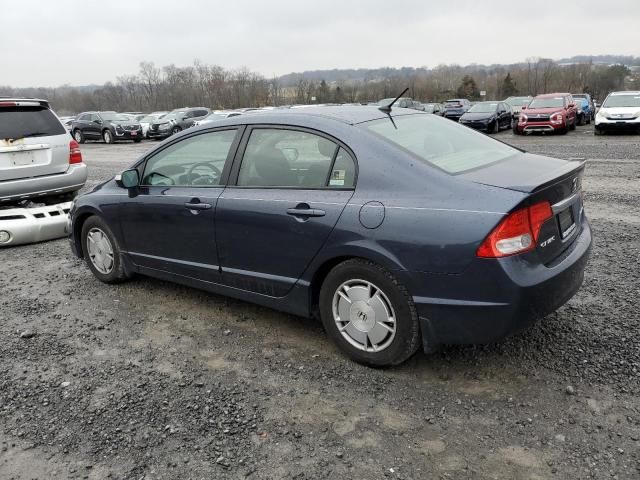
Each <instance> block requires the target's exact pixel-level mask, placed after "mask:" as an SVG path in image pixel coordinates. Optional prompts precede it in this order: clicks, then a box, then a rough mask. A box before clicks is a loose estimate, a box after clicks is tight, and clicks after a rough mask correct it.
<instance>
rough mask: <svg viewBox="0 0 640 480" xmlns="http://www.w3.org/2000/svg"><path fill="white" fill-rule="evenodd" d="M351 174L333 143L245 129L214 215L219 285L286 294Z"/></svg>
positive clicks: (350, 184) (347, 157)
mask: <svg viewBox="0 0 640 480" xmlns="http://www.w3.org/2000/svg"><path fill="white" fill-rule="evenodd" d="M355 168H356V167H355V162H354V159H353V156H352V154H351V153H349V152H348V150H347V148H346V147H345V146H344V145H340V144H339V142H337V141H335V140H333V139H330V138H327V137H324V136H320V135H318V134H316V133H311V132H308V131H305V130H303V129H294V128H293V127H291V128H282V127H253V128H251V129H248V130H247V132H246V133H245V135H244V138H243V141H242V143H241V146H240V148H239V150H238V154H237V156H236V160H235V161H234V166H233V169H232V172H231V178H230V181H229V186H228V187H227V188H226V189H225V191H224V192H223V194H222V195H221V196H220V199H219V201H218V209H217V212H216V228H217V238H218V252H219V256H220V265H221V266H222V276H223V282H224V283H225V284H227V285H230V286H232V287H234V288H239V289H242V290H247V291H251V292H256V293H260V294H263V295H269V296H273V297H282V296H284V295H286V294H287V293H288V292H289V290H290V289H291V288H292V287H293V285H294V284H295V283H296V281H297V280H298V279H299V278H300V276H301V275H302V274H303V272H304V271H305V269H306V268H307V266H308V264H309V263H310V262H311V260H312V259H313V257H314V256H315V255H316V254H317V253H318V251H319V250H320V248H321V247H322V245H323V244H324V243H325V241H326V239H327V238H328V236H329V234H330V233H331V231H332V230H333V228H334V226H335V224H336V222H337V221H338V218H339V217H340V215H341V213H342V211H343V209H344V207H345V206H346V204H347V202H348V201H349V199H350V198H351V196H352V195H353V188H354V185H355V171H356V170H355ZM234 180H235V181H234ZM234 183H235V184H234Z"/></svg>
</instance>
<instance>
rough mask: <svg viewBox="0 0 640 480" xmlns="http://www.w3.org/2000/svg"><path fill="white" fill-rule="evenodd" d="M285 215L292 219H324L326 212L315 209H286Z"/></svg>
mask: <svg viewBox="0 0 640 480" xmlns="http://www.w3.org/2000/svg"><path fill="white" fill-rule="evenodd" d="M287 215H293V216H294V217H324V216H325V215H326V212H325V211H324V210H319V209H317V208H299V207H296V208H288V209H287Z"/></svg>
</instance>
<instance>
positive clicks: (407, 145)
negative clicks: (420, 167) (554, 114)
mask: <svg viewBox="0 0 640 480" xmlns="http://www.w3.org/2000/svg"><path fill="white" fill-rule="evenodd" d="M362 127H363V128H366V129H367V130H369V131H370V132H372V133H374V134H375V135H377V136H378V137H380V138H382V139H383V140H386V141H388V142H390V143H392V144H393V145H395V146H397V147H398V148H400V149H401V150H404V151H406V152H409V153H411V154H412V155H414V156H415V157H417V158H419V159H420V160H422V161H424V162H426V163H429V164H431V165H434V166H436V167H438V168H440V169H442V170H444V171H445V172H447V173H450V174H458V173H463V172H466V171H469V170H473V169H476V168H481V167H483V166H486V165H489V164H492V163H495V162H499V161H502V160H506V159H508V158H509V157H512V156H514V155H515V154H517V153H518V150H516V149H515V148H513V147H510V146H508V145H505V144H504V143H501V142H498V141H497V140H493V139H492V138H488V137H487V136H486V135H484V134H482V133H479V132H476V131H475V130H472V129H470V128H465V127H462V126H460V125H459V124H457V123H453V122H451V121H450V120H445V119H442V118H439V117H437V116H434V115H421V114H417V115H407V116H401V117H394V118H393V120H392V119H390V118H383V119H380V120H373V121H371V122H366V123H363V124H362Z"/></svg>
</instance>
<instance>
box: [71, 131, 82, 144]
mask: <svg viewBox="0 0 640 480" xmlns="http://www.w3.org/2000/svg"><path fill="white" fill-rule="evenodd" d="M73 139H74V140H75V141H76V142H78V143H84V135H83V134H82V132H81V131H80V129H76V130H74V132H73Z"/></svg>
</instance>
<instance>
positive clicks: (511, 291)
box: [413, 219, 592, 350]
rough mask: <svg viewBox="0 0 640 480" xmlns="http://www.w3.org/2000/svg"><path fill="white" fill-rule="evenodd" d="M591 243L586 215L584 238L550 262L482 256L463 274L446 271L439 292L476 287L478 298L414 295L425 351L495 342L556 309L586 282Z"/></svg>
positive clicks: (437, 289) (583, 229)
mask: <svg viewBox="0 0 640 480" xmlns="http://www.w3.org/2000/svg"><path fill="white" fill-rule="evenodd" d="M591 241H592V240H591V229H590V227H589V224H588V222H587V220H586V219H584V220H583V225H582V231H581V232H580V234H579V236H578V237H577V238H576V239H575V241H574V242H573V243H572V245H571V246H570V247H569V248H568V250H567V251H565V252H564V253H562V254H561V257H560V258H561V259H560V260H556V262H557V263H552V264H551V265H550V266H549V265H548V266H545V265H534V264H532V263H529V262H527V261H525V260H523V259H521V258H518V257H509V258H505V259H502V260H493V259H479V260H478V261H477V262H475V264H474V266H473V267H471V268H470V269H469V270H468V271H466V272H465V273H464V274H460V275H446V276H445V275H441V276H440V277H441V278H439V279H438V281H439V284H438V286H437V287H434V288H435V290H436V294H439V293H441V292H442V293H445V292H465V291H466V292H470V291H474V293H471V294H469V295H467V296H468V297H472V296H473V297H472V298H474V299H473V300H468V299H464V300H462V299H450V298H430V297H423V296H414V297H413V300H414V303H415V304H416V307H417V309H418V314H419V318H420V324H421V328H422V333H423V343H424V348H425V350H430V349H433V348H434V347H436V346H437V345H440V344H474V343H491V342H494V341H497V340H500V339H502V338H504V337H505V336H507V335H509V334H510V333H514V332H516V331H518V330H521V329H523V328H525V327H527V326H528V325H530V324H531V323H532V322H534V321H535V320H537V319H540V318H543V317H544V316H546V315H549V314H550V313H552V312H554V311H556V310H557V309H558V308H560V307H561V306H562V305H564V304H565V303H566V302H567V301H568V300H569V299H570V298H571V297H572V296H573V295H574V294H575V293H576V292H577V291H578V289H579V288H580V286H581V285H582V281H583V279H584V270H585V267H586V264H587V261H588V258H589V252H590V249H591ZM430 280H431V281H432V282H434V281H435V280H434V279H430Z"/></svg>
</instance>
